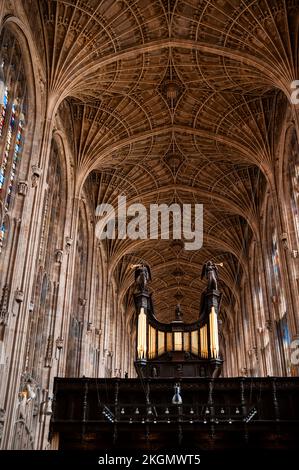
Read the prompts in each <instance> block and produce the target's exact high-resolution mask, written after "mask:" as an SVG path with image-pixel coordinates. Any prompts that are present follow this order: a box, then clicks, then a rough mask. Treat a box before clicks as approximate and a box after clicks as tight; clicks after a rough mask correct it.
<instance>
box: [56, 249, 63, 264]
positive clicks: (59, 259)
mask: <svg viewBox="0 0 299 470" xmlns="http://www.w3.org/2000/svg"><path fill="white" fill-rule="evenodd" d="M55 259H56V263H59V264H61V263H62V259H63V251H62V250H56V252H55Z"/></svg>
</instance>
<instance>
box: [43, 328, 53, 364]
mask: <svg viewBox="0 0 299 470" xmlns="http://www.w3.org/2000/svg"><path fill="white" fill-rule="evenodd" d="M53 342H54V338H53V335H49V336H48V342H47V350H46V357H45V367H51V365H52V356H53Z"/></svg>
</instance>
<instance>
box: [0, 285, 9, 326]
mask: <svg viewBox="0 0 299 470" xmlns="http://www.w3.org/2000/svg"><path fill="white" fill-rule="evenodd" d="M8 296H9V288H8V284H5V285H4V286H3V288H2V296H1V301H0V325H1V324H4V325H6V324H7V320H8Z"/></svg>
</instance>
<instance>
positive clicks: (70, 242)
mask: <svg viewBox="0 0 299 470" xmlns="http://www.w3.org/2000/svg"><path fill="white" fill-rule="evenodd" d="M72 245H73V239H72V237H66V238H65V250H66V252H67V254H69V253H70V251H71V247H72Z"/></svg>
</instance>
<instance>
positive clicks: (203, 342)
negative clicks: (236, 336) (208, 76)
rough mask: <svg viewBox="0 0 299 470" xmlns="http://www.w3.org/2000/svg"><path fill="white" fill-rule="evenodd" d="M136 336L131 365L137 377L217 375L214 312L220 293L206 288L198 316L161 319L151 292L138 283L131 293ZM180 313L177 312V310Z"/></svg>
mask: <svg viewBox="0 0 299 470" xmlns="http://www.w3.org/2000/svg"><path fill="white" fill-rule="evenodd" d="M134 300H135V308H136V321H137V326H136V327H137V338H136V361H135V368H136V370H137V373H138V375H139V376H140V377H147V378H150V377H152V378H155V377H161V378H162V377H174V378H180V377H218V376H219V375H220V373H221V366H222V360H221V358H220V354H219V331H218V315H219V310H220V304H221V293H220V292H219V291H218V290H214V289H210V290H209V289H208V288H207V289H206V290H205V291H204V292H203V293H202V296H201V303H200V309H199V320H198V321H196V322H195V323H190V324H187V323H184V321H183V320H182V318H180V317H181V316H180V315H177V317H176V319H175V320H174V321H173V322H171V323H161V322H159V321H158V320H157V318H156V317H155V314H154V310H153V302H152V294H151V293H150V292H149V291H148V289H147V287H144V286H142V288H141V289H139V290H138V291H137V292H135V294H134ZM179 313H180V312H179Z"/></svg>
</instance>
